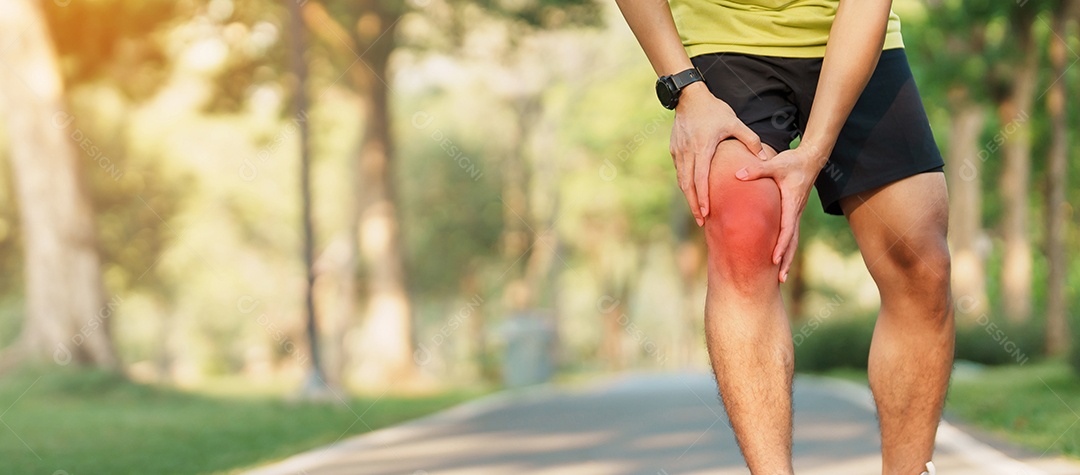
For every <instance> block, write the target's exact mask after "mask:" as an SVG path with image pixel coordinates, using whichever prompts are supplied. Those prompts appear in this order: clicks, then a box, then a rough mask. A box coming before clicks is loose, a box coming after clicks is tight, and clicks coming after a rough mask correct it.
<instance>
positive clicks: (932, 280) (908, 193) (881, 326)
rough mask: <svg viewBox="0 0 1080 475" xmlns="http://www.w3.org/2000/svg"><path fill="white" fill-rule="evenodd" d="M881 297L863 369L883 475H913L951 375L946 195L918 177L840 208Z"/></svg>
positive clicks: (936, 176) (925, 456) (934, 178)
mask: <svg viewBox="0 0 1080 475" xmlns="http://www.w3.org/2000/svg"><path fill="white" fill-rule="evenodd" d="M841 205H842V207H843V209H844V213H845V214H846V215H847V217H848V221H849V222H850V223H851V229H852V231H853V232H854V234H855V240H856V242H858V244H859V249H860V250H861V251H862V255H863V259H864V260H865V261H866V265H867V268H868V269H869V270H870V274H871V275H872V276H873V278H874V282H876V283H877V286H878V289H879V291H880V293H881V313H880V314H879V315H878V320H877V324H876V326H875V327H874V339H873V343H872V344H871V346H870V364H869V367H868V368H867V369H868V372H869V378H870V389H871V390H872V391H873V393H874V401H875V402H876V403H877V410H878V418H879V420H880V422H881V453H882V464H883V465H882V473H883V475H918V474H919V473H921V472H922V471H923V470H925V464H926V462H928V461H930V459H931V457H932V456H933V453H934V436H935V434H936V432H937V427H938V423H939V421H940V420H941V410H942V406H943V405H944V402H945V392H946V389H947V388H948V384H949V374H950V371H951V369H952V361H953V347H954V325H953V314H952V304H951V299H950V295H949V272H950V262H949V249H948V246H947V244H946V232H947V231H946V230H947V227H948V221H949V210H948V193H947V191H946V188H945V178H944V176H943V174H941V173H923V174H920V175H915V176H913V177H910V178H907V179H904V180H901V181H898V182H895V183H892V184H890V185H888V186H885V187H883V188H879V189H877V190H874V191H872V192H867V193H863V194H861V195H858V196H853V197H850V198H846V199H845V200H844V201H843V202H842V203H841Z"/></svg>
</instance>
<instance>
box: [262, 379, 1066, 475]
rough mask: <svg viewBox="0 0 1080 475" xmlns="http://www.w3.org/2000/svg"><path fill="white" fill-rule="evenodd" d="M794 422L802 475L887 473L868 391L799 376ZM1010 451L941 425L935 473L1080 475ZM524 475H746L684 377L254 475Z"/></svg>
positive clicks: (401, 436) (589, 390)
mask: <svg viewBox="0 0 1080 475" xmlns="http://www.w3.org/2000/svg"><path fill="white" fill-rule="evenodd" d="M795 414H796V415H795V442H794V457H795V471H796V473H798V474H799V475H819V474H820V475H825V474H828V475H847V474H851V475H864V474H867V475H868V474H875V473H878V474H879V473H881V472H880V464H881V458H880V455H879V451H880V445H879V444H880V437H879V435H878V433H877V422H876V420H875V418H874V413H873V410H872V406H871V405H870V395H869V392H868V391H867V390H866V389H865V388H862V387H859V386H858V385H855V384H853V383H848V382H844V381H838V380H832V379H823V378H812V377H801V376H800V377H798V378H796V383H795ZM995 445H996V444H995ZM1003 450H1004V451H1002V450H999V449H997V448H993V447H991V446H989V445H987V444H985V443H983V442H980V441H979V440H976V439H975V438H973V437H972V436H970V435H968V434H966V433H965V432H963V431H961V430H959V429H957V428H956V427H954V426H952V425H950V424H948V423H943V424H942V426H941V427H940V429H939V432H938V449H937V454H936V455H935V459H934V463H935V464H936V465H937V467H938V474H939V475H1066V474H1067V475H1080V465H1077V464H1074V463H1071V462H1068V461H1065V460H1063V459H1059V458H1052V459H1051V458H1047V457H1037V456H1028V457H1022V456H1017V455H1016V451H1013V450H1010V449H1007V448H1006V449H1003ZM1004 452H1009V453H1010V454H1012V455H1013V457H1010V456H1007V455H1005V453H1004ZM520 473H529V474H590V475H592V474H649V475H674V474H713V475H728V474H747V473H749V471H748V470H747V469H746V467H745V465H744V464H743V462H742V458H741V457H740V455H739V451H738V448H737V447H736V445H735V438H734V435H733V434H732V431H731V428H730V427H729V426H728V423H727V418H726V417H725V416H724V413H723V410H722V408H721V406H720V403H719V402H718V400H717V397H716V384H715V382H714V381H713V379H712V377H711V376H709V375H707V374H697V373H687V374H655V375H642V374H633V375H626V376H621V377H617V378H612V379H610V380H606V381H604V382H598V383H591V384H588V385H584V386H575V387H555V386H542V387H539V388H536V389H532V390H525V391H517V392H509V393H502V394H497V395H494V396H491V397H487V398H484V399H481V400H478V401H474V402H472V403H468V404H465V405H463V406H459V407H457V408H454V409H451V410H449V411H446V412H443V413H439V414H436V415H433V416H429V417H426V418H424V419H420V420H417V421H413V422H410V423H406V424H404V425H401V426H396V427H392V428H387V429H383V430H379V431H375V432H372V433H369V434H365V435H361V436H358V437H355V438H352V439H346V440H343V441H341V442H339V443H337V444H334V445H332V446H329V447H325V448H322V449H318V450H315V451H312V452H307V453H304V454H299V455H297V456H295V457H292V458H289V459H286V460H284V461H281V462H278V463H276V464H273V465H270V466H267V467H263V468H261V469H258V470H254V471H251V472H249V473H248V475H345V474H363V475H368V474H370V475H378V474H406V475H465V474H469V475H487V474H520ZM913 475H915V474H913Z"/></svg>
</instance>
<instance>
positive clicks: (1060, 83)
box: [1046, 0, 1076, 355]
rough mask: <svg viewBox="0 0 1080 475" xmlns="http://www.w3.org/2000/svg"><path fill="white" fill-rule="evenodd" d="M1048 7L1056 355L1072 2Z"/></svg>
mask: <svg viewBox="0 0 1080 475" xmlns="http://www.w3.org/2000/svg"><path fill="white" fill-rule="evenodd" d="M1057 3H1058V4H1057V5H1056V8H1055V9H1054V17H1053V20H1051V27H1050V32H1051V35H1050V38H1049V45H1048V46H1049V58H1050V66H1051V74H1052V75H1053V78H1054V82H1053V83H1052V84H1051V85H1050V89H1049V90H1048V91H1047V94H1046V109H1047V111H1048V112H1049V118H1050V129H1051V132H1050V136H1051V138H1050V151H1049V154H1048V155H1049V156H1048V157H1047V158H1048V159H1047V162H1048V165H1047V170H1046V195H1047V196H1046V258H1047V261H1048V265H1049V267H1050V269H1049V272H1048V273H1047V277H1046V295H1047V297H1046V298H1047V302H1046V352H1047V353H1048V354H1050V355H1060V354H1063V353H1066V352H1067V351H1068V350H1069V341H1070V339H1069V324H1068V310H1067V303H1066V299H1067V286H1066V279H1067V276H1068V265H1069V260H1068V256H1067V251H1066V245H1065V243H1066V242H1067V238H1066V233H1067V231H1068V227H1069V211H1070V210H1069V206H1068V202H1067V197H1066V190H1067V189H1068V172H1069V128H1068V117H1067V114H1068V110H1067V108H1066V104H1067V100H1066V97H1068V91H1067V84H1068V80H1067V79H1066V78H1065V77H1064V76H1065V74H1066V69H1067V67H1068V65H1067V60H1066V51H1067V50H1068V45H1066V44H1065V38H1067V37H1068V31H1067V30H1068V28H1067V26H1068V21H1069V13H1070V11H1069V10H1070V7H1072V8H1075V6H1074V5H1075V4H1076V2H1074V1H1069V0H1060V1H1059V2H1057Z"/></svg>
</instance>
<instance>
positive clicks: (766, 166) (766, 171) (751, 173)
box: [735, 162, 774, 181]
mask: <svg viewBox="0 0 1080 475" xmlns="http://www.w3.org/2000/svg"><path fill="white" fill-rule="evenodd" d="M773 174H774V170H773V164H772V162H760V163H755V164H753V165H747V166H745V167H742V168H740V169H739V171H737V172H735V178H738V179H740V180H742V181H752V180H757V179H758V178H765V177H771V176H773Z"/></svg>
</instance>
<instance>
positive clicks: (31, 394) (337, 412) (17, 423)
mask: <svg viewBox="0 0 1080 475" xmlns="http://www.w3.org/2000/svg"><path fill="white" fill-rule="evenodd" d="M480 393H481V391H471V392H466V391H462V392H455V393H447V394H441V395H437V396H428V397H419V398H399V397H390V396H387V397H382V398H375V397H371V398H353V399H350V400H348V401H347V403H348V407H346V406H345V405H343V404H325V405H323V404H308V403H290V402H286V401H283V400H282V398H281V397H280V396H278V397H274V396H268V395H261V396H222V395H212V396H211V395H205V394H196V393H189V392H182V391H177V390H174V389H169V388H162V387H155V386H148V385H141V384H134V383H131V382H128V381H125V380H123V379H120V378H117V377H116V376H113V375H109V374H104V373H98V372H81V373H76V372H49V373H21V374H11V375H4V376H0V413H2V415H0V422H2V424H0V473H45V474H54V475H67V474H70V475H75V474H81V473H108V474H115V475H120V474H147V473H153V474H228V473H237V472H239V471H240V470H241V469H244V468H250V467H253V466H255V465H259V464H262V463H266V462H269V461H272V460H275V459H279V458H282V457H286V456H288V455H292V454H294V453H297V452H300V451H303V450H306V449H310V448H314V447H318V446H320V445H325V444H329V443H332V442H334V441H335V440H337V439H338V438H340V437H348V436H350V435H355V434H359V433H363V432H367V431H369V430H373V429H378V428H380V427H385V426H388V425H392V424H395V423H398V422H401V421H404V420H407V419H411V418H415V417H418V416H421V415H424V414H427V413H431V412H434V411H437V410H439V409H443V408H446V407H449V406H452V405H454V404H456V403H459V402H461V401H463V400H466V399H469V398H471V397H475V396H478V395H479V394H480ZM358 415H359V416H361V417H358Z"/></svg>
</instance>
